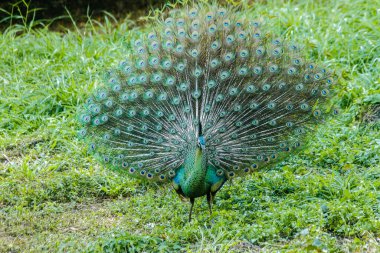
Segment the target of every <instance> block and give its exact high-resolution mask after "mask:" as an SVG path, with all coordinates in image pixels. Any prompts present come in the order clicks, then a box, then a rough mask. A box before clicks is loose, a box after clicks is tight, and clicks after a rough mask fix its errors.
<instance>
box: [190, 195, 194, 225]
mask: <svg viewBox="0 0 380 253" xmlns="http://www.w3.org/2000/svg"><path fill="white" fill-rule="evenodd" d="M190 204H191V206H190V213H189V222H191V213H192V212H193V206H194V198H190Z"/></svg>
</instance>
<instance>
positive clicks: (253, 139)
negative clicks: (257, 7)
mask: <svg viewBox="0 0 380 253" xmlns="http://www.w3.org/2000/svg"><path fill="white" fill-rule="evenodd" d="M240 16H242V15H241V13H240V12H236V10H234V9H232V8H231V9H223V8H219V7H218V6H216V5H211V6H208V5H205V4H199V5H195V7H194V8H188V9H186V8H185V9H184V10H178V11H175V12H171V14H169V16H168V17H167V18H166V19H164V20H161V22H159V23H158V24H156V27H155V28H154V29H153V30H152V32H150V33H148V34H145V35H142V37H141V38H139V39H138V40H136V41H135V42H134V43H133V46H134V51H133V53H132V54H131V55H130V56H129V57H128V59H126V60H125V61H123V62H122V63H121V64H120V66H119V67H118V68H117V69H115V70H113V71H110V72H108V73H107V77H106V81H105V83H106V84H105V85H104V87H102V88H101V89H100V90H98V91H97V92H95V94H94V96H93V97H92V98H91V99H89V100H88V101H87V104H86V106H85V107H84V110H83V112H82V114H81V116H80V118H81V121H82V123H83V125H84V128H83V129H82V130H81V131H80V134H81V135H82V136H86V137H87V139H88V140H89V141H90V150H92V151H94V152H96V153H97V154H99V155H100V156H101V158H102V159H103V161H105V162H109V163H112V164H113V165H114V166H115V167H117V168H120V169H125V170H128V171H129V172H130V173H131V174H135V175H139V176H142V177H144V178H148V179H152V180H163V181H165V180H167V179H169V178H171V177H174V176H175V173H176V172H175V170H176V168H178V167H179V166H180V165H181V164H182V163H183V162H184V160H185V157H186V152H187V150H188V149H189V147H190V146H191V145H193V143H195V142H196V140H197V137H198V136H199V135H200V134H202V135H203V136H204V137H205V139H206V143H207V144H206V147H207V150H208V156H209V157H208V161H209V163H210V164H212V165H214V166H215V167H217V168H219V171H218V173H219V175H220V174H225V175H227V176H228V177H233V176H235V175H236V174H244V173H247V172H250V171H254V170H256V169H257V168H258V167H261V166H262V165H264V164H265V163H267V162H268V161H270V160H273V159H275V158H277V157H278V156H283V154H284V153H287V152H289V151H291V150H293V149H297V148H298V147H300V146H302V145H303V144H302V136H304V133H306V132H307V131H309V130H311V129H313V127H314V126H315V123H316V122H317V121H319V120H320V119H321V118H323V117H324V115H325V114H326V112H327V111H328V110H329V108H328V106H327V103H326V100H327V98H328V97H329V89H330V87H331V85H332V83H333V80H332V78H331V73H330V72H329V71H327V70H326V69H323V68H319V67H317V66H315V65H314V64H312V63H307V62H306V61H304V60H303V59H301V58H300V57H299V49H298V47H297V46H295V45H289V44H288V43H286V42H283V41H281V40H280V39H278V38H274V37H272V36H270V35H269V34H266V33H265V32H263V31H261V28H260V25H259V23H258V22H249V21H247V20H244V19H241V17H240ZM200 129H202V130H200Z"/></svg>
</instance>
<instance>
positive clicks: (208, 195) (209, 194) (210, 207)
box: [207, 192, 213, 215]
mask: <svg viewBox="0 0 380 253" xmlns="http://www.w3.org/2000/svg"><path fill="white" fill-rule="evenodd" d="M212 199H213V196H212V195H211V193H210V192H209V193H207V204H208V209H209V210H210V215H212Z"/></svg>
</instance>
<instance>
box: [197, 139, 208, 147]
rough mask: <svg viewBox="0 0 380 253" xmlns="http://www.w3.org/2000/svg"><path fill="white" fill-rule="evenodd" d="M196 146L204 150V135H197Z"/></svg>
mask: <svg viewBox="0 0 380 253" xmlns="http://www.w3.org/2000/svg"><path fill="white" fill-rule="evenodd" d="M197 146H198V148H200V149H202V150H205V148H206V139H205V137H204V136H199V137H198V143H197Z"/></svg>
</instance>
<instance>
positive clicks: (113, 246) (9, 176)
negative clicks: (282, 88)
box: [0, 0, 380, 252]
mask: <svg viewBox="0 0 380 253" xmlns="http://www.w3.org/2000/svg"><path fill="white" fill-rule="evenodd" d="M249 11H250V12H253V13H254V15H262V16H267V17H270V19H272V22H274V23H276V24H278V25H279V26H280V27H281V28H283V29H284V30H285V29H287V30H286V33H287V34H288V35H291V36H292V37H294V38H295V39H296V40H300V41H303V42H304V44H306V45H307V46H308V47H309V48H311V50H310V52H309V53H310V55H312V57H313V58H314V59H316V60H322V61H325V62H326V63H327V65H328V66H329V67H331V68H332V69H334V70H336V72H337V75H338V76H339V84H340V87H339V90H340V92H339V93H338V99H337V103H339V104H340V106H341V107H342V109H341V113H340V115H339V116H337V117H336V118H335V119H333V120H331V121H329V122H327V123H326V124H325V125H324V126H322V127H320V128H319V129H318V130H317V131H316V133H315V136H314V137H313V142H312V143H311V144H310V146H309V147H308V148H307V149H306V150H305V151H304V152H302V153H300V154H298V155H294V156H292V157H290V158H288V159H286V160H285V161H283V162H282V163H281V164H278V165H277V166H274V167H272V168H270V169H268V170H265V171H261V172H258V173H255V174H254V175H252V176H250V177H247V178H244V179H238V180H235V181H234V182H233V183H232V184H231V185H226V186H225V187H223V189H222V190H221V192H220V193H219V194H218V196H217V200H216V205H215V207H214V214H213V216H212V219H213V221H211V219H210V218H209V215H208V212H207V205H206V202H205V200H202V201H200V200H198V201H197V204H196V207H195V215H194V217H195V219H194V221H193V222H192V223H190V224H189V223H187V222H186V219H187V214H188V209H189V205H188V203H183V202H181V200H180V199H179V198H178V197H177V195H176V194H175V193H174V192H173V190H172V189H171V187H170V186H164V187H159V186H157V185H152V184H147V183H144V182H140V181H137V180H135V179H130V178H128V177H125V176H123V175H122V174H118V173H115V172H112V171H110V170H108V169H107V168H104V167H102V166H100V165H99V164H98V162H97V161H96V160H95V159H94V158H93V157H91V156H89V155H88V154H87V153H86V148H85V145H84V144H83V143H82V142H80V141H78V140H77V139H76V131H77V128H78V125H77V121H76V117H75V114H76V111H77V108H78V105H80V104H81V103H82V102H83V101H84V99H85V98H86V96H87V95H88V94H89V93H90V92H91V91H92V90H93V89H94V88H96V87H97V86H98V85H99V80H101V78H100V76H101V74H102V72H103V71H104V70H105V69H106V68H109V67H112V66H114V65H116V64H117V63H118V62H119V61H120V60H122V59H123V55H126V54H127V52H128V50H129V46H128V41H129V40H130V39H131V38H132V37H133V34H134V33H135V30H133V29H132V30H131V28H132V27H135V25H134V24H135V23H134V21H132V20H128V19H126V20H125V21H123V22H118V23H115V22H114V21H113V20H112V18H110V17H109V16H106V19H105V21H104V22H95V21H91V20H89V21H88V23H87V24H86V25H85V26H84V27H83V28H77V29H75V28H74V29H68V30H67V31H66V32H64V33H58V32H54V31H51V30H49V29H47V28H42V29H41V28H38V29H37V28H33V27H30V26H29V25H25V26H19V25H14V26H11V27H9V28H8V29H6V30H5V31H4V32H3V33H1V34H0V36H1V39H0V59H2V60H1V64H0V150H1V155H0V208H1V209H0V251H2V252H42V251H47V252H78V251H79V252H81V251H85V252H123V251H125V249H127V248H128V249H129V250H130V252H134V251H135V252H142V251H145V252H150V251H162V252H166V251H172V252H173V251H176V252H178V251H188V252H231V251H232V252H247V251H260V252H273V251H283V252H299V251H304V252H306V251H314V252H379V251H380V233H379V231H380V165H379V161H380V155H379V154H380V141H379V140H380V131H379V130H380V125H379V109H378V108H379V104H380V98H379V92H380V84H379V83H380V73H379V68H380V60H379V55H380V32H379V30H378V27H379V26H380V22H379V19H378V16H379V14H380V11H379V9H378V5H377V4H376V1H365V0H352V1H348V0H343V1H336V2H335V1H322V0H321V1H313V2H311V1H297V2H296V1H294V2H282V1H267V2H263V3H258V4H255V6H254V8H252V9H250V10H249ZM39 24H41V23H39Z"/></svg>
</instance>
